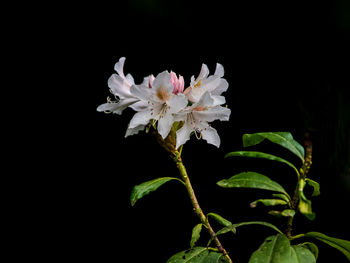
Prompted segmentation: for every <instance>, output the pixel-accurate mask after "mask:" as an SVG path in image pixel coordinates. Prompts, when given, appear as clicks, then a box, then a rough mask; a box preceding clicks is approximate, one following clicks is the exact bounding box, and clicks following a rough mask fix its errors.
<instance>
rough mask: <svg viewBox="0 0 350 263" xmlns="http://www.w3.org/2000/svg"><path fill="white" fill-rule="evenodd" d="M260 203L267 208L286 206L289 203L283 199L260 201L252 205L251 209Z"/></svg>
mask: <svg viewBox="0 0 350 263" xmlns="http://www.w3.org/2000/svg"><path fill="white" fill-rule="evenodd" d="M258 203H262V204H263V205H265V206H275V205H286V204H287V202H286V201H284V200H281V199H258V200H256V201H254V202H252V203H250V207H252V208H254V207H256V205H257V204H258Z"/></svg>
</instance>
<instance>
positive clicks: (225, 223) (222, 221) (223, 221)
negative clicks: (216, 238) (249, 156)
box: [207, 213, 232, 226]
mask: <svg viewBox="0 0 350 263" xmlns="http://www.w3.org/2000/svg"><path fill="white" fill-rule="evenodd" d="M209 217H212V218H213V219H215V220H216V221H217V222H218V223H220V224H221V225H223V226H230V225H232V223H231V222H230V221H228V220H226V219H225V218H223V217H222V216H220V215H218V214H216V213H209V214H208V215H207V218H209Z"/></svg>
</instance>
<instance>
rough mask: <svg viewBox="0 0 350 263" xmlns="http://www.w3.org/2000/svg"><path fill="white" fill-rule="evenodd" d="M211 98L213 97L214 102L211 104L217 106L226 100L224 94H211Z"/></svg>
mask: <svg viewBox="0 0 350 263" xmlns="http://www.w3.org/2000/svg"><path fill="white" fill-rule="evenodd" d="M212 98H213V99H214V103H213V106H217V105H222V104H224V103H225V102H226V99H225V97H224V96H215V95H213V96H212Z"/></svg>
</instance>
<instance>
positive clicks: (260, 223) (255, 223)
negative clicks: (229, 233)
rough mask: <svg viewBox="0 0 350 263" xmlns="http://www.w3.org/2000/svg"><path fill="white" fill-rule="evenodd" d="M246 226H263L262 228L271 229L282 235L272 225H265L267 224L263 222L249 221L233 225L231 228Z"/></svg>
mask: <svg viewBox="0 0 350 263" xmlns="http://www.w3.org/2000/svg"><path fill="white" fill-rule="evenodd" d="M247 225H263V226H266V227H269V228H272V229H273V230H275V231H277V232H278V233H281V234H282V231H281V230H279V229H278V228H277V227H276V226H274V225H273V224H270V223H267V222H263V221H250V222H242V223H238V224H233V226H234V227H235V228H237V227H240V226H247Z"/></svg>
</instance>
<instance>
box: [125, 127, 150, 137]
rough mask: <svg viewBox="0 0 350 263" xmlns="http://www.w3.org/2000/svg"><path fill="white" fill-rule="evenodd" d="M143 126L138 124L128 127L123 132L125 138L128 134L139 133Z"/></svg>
mask: <svg viewBox="0 0 350 263" xmlns="http://www.w3.org/2000/svg"><path fill="white" fill-rule="evenodd" d="M144 128H145V125H139V126H136V127H135V128H128V129H127V130H126V133H125V138H126V137H128V136H130V135H134V134H137V133H139V131H142V130H143V129H144Z"/></svg>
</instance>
